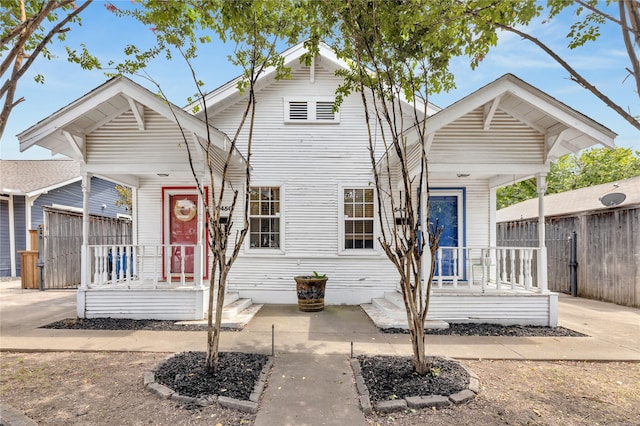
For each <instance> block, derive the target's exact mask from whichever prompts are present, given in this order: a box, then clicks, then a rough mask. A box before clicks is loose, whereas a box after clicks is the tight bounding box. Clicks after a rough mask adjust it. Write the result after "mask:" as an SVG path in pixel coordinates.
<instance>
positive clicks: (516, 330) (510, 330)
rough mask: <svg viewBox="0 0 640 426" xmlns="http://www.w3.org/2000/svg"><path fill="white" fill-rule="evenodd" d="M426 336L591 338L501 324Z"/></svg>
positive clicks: (562, 330)
mask: <svg viewBox="0 0 640 426" xmlns="http://www.w3.org/2000/svg"><path fill="white" fill-rule="evenodd" d="M380 331H382V332H383V333H389V334H408V333H409V330H405V329H402V328H385V329H380ZM425 333H426V334H432V335H440V336H512V337H589V336H587V335H586V334H582V333H579V332H577V331H574V330H571V329H568V328H564V327H542V326H535V325H499V324H485V323H480V324H473V323H465V324H462V323H460V324H457V323H452V324H449V328H443V329H440V328H437V329H429V328H428V329H425Z"/></svg>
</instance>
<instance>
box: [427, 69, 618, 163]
mask: <svg viewBox="0 0 640 426" xmlns="http://www.w3.org/2000/svg"><path fill="white" fill-rule="evenodd" d="M479 107H484V120H485V121H484V126H485V130H488V129H489V128H490V127H491V120H492V119H493V115H494V114H495V111H496V110H497V109H500V110H502V111H504V112H506V113H507V114H509V115H511V116H512V117H514V118H516V119H518V120H520V121H521V122H523V123H525V124H527V125H529V126H530V127H532V128H533V129H535V130H537V131H538V132H540V133H542V134H543V135H545V145H546V147H545V148H546V155H545V157H546V158H545V161H550V160H553V159H556V158H558V157H561V156H563V155H565V154H569V153H576V152H578V151H580V150H581V149H584V148H588V147H590V146H592V145H595V144H601V145H604V146H607V147H610V148H614V147H615V144H614V142H613V140H614V138H615V137H616V136H617V134H616V133H615V132H613V131H611V130H610V129H608V128H607V127H605V126H603V125H602V124H600V123H598V122H596V121H595V120H593V119H591V118H589V117H587V116H586V115H584V114H582V113H580V112H578V111H576V110H575V109H573V108H571V107H569V106H568V105H565V104H564V103H562V102H560V101H558V100H557V99H555V98H553V97H552V96H549V95H548V94H547V93H545V92H543V91H542V90H540V89H538V88H536V87H534V86H532V85H530V84H529V83H526V82H525V81H523V80H521V79H520V78H518V77H516V76H515V75H513V74H505V75H503V76H502V77H500V78H498V79H496V80H494V81H493V82H491V83H489V84H487V85H486V86H484V87H482V88H480V89H478V90H476V91H475V92H473V93H471V94H470V95H467V96H465V97H464V98H462V99H460V100H459V101H457V102H455V103H454V104H452V105H450V106H449V107H447V108H445V109H443V110H441V111H439V112H438V113H436V114H434V115H432V116H430V117H429V118H427V131H428V132H429V133H435V132H437V131H438V130H439V129H441V128H443V127H445V126H446V125H448V124H451V123H452V122H454V121H455V120H457V119H459V118H460V117H462V116H464V115H465V114H468V113H469V112H471V111H473V110H475V109H477V108H479Z"/></svg>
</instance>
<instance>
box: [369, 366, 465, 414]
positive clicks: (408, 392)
mask: <svg viewBox="0 0 640 426" xmlns="http://www.w3.org/2000/svg"><path fill="white" fill-rule="evenodd" d="M358 360H359V361H360V367H361V368H362V377H363V378H364V382H365V384H366V385H367V388H368V389H369V394H370V398H371V400H372V402H374V403H375V402H379V401H388V400H392V399H400V398H406V397H411V396H427V395H445V396H448V395H451V394H454V393H456V392H460V391H462V390H464V389H466V388H467V386H468V384H469V373H467V371H466V370H465V369H464V368H463V367H462V366H461V365H460V364H459V363H457V362H456V361H453V360H447V359H443V358H438V357H432V358H430V361H431V370H430V372H429V373H427V374H426V375H424V376H421V375H419V374H417V373H415V372H414V369H413V363H412V358H411V357H399V356H373V357H369V356H364V355H360V356H358Z"/></svg>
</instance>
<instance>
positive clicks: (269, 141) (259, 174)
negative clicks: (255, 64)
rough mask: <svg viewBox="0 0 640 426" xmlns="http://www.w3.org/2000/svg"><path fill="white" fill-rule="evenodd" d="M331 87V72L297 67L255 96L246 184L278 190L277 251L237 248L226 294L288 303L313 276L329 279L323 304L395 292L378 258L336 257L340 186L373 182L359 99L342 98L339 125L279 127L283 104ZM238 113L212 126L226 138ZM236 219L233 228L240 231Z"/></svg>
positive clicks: (389, 270) (393, 276)
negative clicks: (304, 278) (301, 281)
mask: <svg viewBox="0 0 640 426" xmlns="http://www.w3.org/2000/svg"><path fill="white" fill-rule="evenodd" d="M338 83H339V80H338V79H337V77H335V76H334V75H333V71H332V70H328V69H324V68H322V67H319V66H317V67H316V72H315V80H314V82H311V81H310V79H309V70H308V68H307V67H301V66H298V67H295V68H294V69H293V70H292V78H291V79H290V80H283V81H276V82H274V83H272V84H271V85H269V86H267V87H265V88H263V89H261V90H260V91H259V92H258V94H257V111H256V124H255V131H254V139H253V142H252V157H251V165H252V167H253V170H252V185H254V186H280V187H281V188H282V190H281V202H282V207H283V208H282V213H281V214H282V215H283V226H284V229H285V232H284V234H283V237H284V241H283V247H284V250H282V251H280V252H277V253H273V252H271V253H269V251H268V250H267V251H265V250H259V249H257V250H256V249H253V250H252V249H249V248H248V246H247V244H245V248H244V250H243V252H242V253H241V254H240V256H239V258H238V260H237V261H236V263H235V264H234V266H233V268H232V269H231V273H230V275H229V285H230V289H231V290H232V291H239V292H240V295H241V297H245V296H249V297H251V298H252V299H253V300H254V301H255V302H258V303H261V302H267V303H294V302H295V300H296V293H295V282H294V280H293V277H294V276H295V275H309V274H312V273H313V271H317V272H319V273H321V274H327V276H328V277H329V282H328V284H327V286H328V287H327V294H326V302H327V303H330V304H331V303H361V302H364V301H367V300H370V299H371V297H372V296H374V295H381V294H383V293H384V291H385V290H389V289H393V288H395V286H396V283H397V280H398V278H397V272H396V271H395V269H394V268H393V267H392V265H391V264H390V262H389V261H388V260H387V258H386V256H385V255H384V254H383V253H382V252H380V251H378V252H374V251H370V252H368V251H366V250H363V254H365V253H366V255H361V256H346V255H340V254H339V247H340V244H341V241H340V236H339V220H340V218H339V216H340V211H339V210H340V197H341V195H342V194H341V187H342V186H345V187H349V186H355V187H369V186H370V182H372V180H373V178H372V174H371V162H370V159H369V153H368V139H367V137H366V128H365V126H364V114H363V110H362V105H361V101H360V99H359V97H358V96H350V97H348V98H347V99H345V102H344V103H343V104H342V106H341V108H340V122H339V124H304V123H295V124H290V123H285V115H284V114H285V105H284V99H285V98H287V97H296V98H300V97H302V98H304V97H305V96H308V97H309V98H311V97H313V96H316V97H320V96H323V97H326V96H332V95H333V93H334V92H335V89H336V87H337V85H338ZM242 108H243V105H242V103H240V104H238V105H236V106H232V107H230V108H228V109H227V110H225V111H223V112H220V113H218V114H215V116H214V119H213V125H214V126H215V127H217V128H219V129H220V130H222V131H224V132H226V133H228V134H234V133H235V130H236V128H235V126H236V125H237V123H238V121H239V116H240V113H241V111H242ZM244 136H246V132H244V133H243V137H242V138H241V139H240V144H239V148H240V150H241V151H244V150H245V149H246V148H245V144H246V139H245V138H244ZM238 179H239V180H238V184H239V185H241V184H242V183H243V180H242V177H241V176H239V178H238ZM237 213H238V214H237V215H236V217H234V222H235V223H236V224H241V223H242V217H241V215H240V212H237ZM247 240H248V238H247ZM367 252H368V253H367Z"/></svg>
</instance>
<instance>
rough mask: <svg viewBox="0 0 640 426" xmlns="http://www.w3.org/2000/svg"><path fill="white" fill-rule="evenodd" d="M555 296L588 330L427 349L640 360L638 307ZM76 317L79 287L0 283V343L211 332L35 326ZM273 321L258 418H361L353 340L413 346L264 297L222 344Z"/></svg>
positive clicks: (180, 347)
mask: <svg viewBox="0 0 640 426" xmlns="http://www.w3.org/2000/svg"><path fill="white" fill-rule="evenodd" d="M559 300H560V301H559V315H560V325H561V326H564V327H567V328H570V329H572V330H575V331H579V332H582V333H585V334H587V335H589V336H590V337H461V336H429V337H428V347H427V350H428V352H429V353H430V354H433V355H445V356H449V357H452V358H456V359H513V360H579V361H640V310H638V309H633V308H626V307H622V306H617V305H613V304H609V303H603V302H597V301H591V300H586V299H578V298H571V297H568V296H561V297H560V299H559ZM75 316H76V313H75V292H74V291H65V290H47V291H45V292H40V291H37V290H22V289H21V288H20V286H19V282H10V283H8V282H0V350H1V351H147V352H182V351H190V350H195V351H204V350H205V346H206V332H205V331H202V332H200V331H198V332H186V331H184V332H175V331H174V332H159V331H94V330H50V329H41V328H38V327H40V326H42V325H45V324H48V323H50V322H53V321H57V320H60V319H64V318H74V317H75ZM272 328H273V330H274V333H273V338H274V342H275V344H274V349H275V353H276V359H275V363H274V368H273V370H272V374H271V377H270V379H269V386H268V387H267V388H266V390H265V394H264V397H263V400H262V402H261V405H260V410H259V412H258V416H257V419H256V425H257V426H260V425H272V424H280V425H314V426H315V425H334V424H335V425H344V424H349V425H351V424H353V425H358V424H362V425H363V424H364V416H363V415H362V413H361V412H360V410H359V407H358V401H357V399H356V398H357V397H356V390H355V386H354V385H353V383H352V381H351V372H350V369H349V366H348V363H347V362H348V359H349V355H350V353H351V345H352V344H353V351H354V354H356V355H357V354H368V355H376V354H390V355H394V354H398V355H410V354H411V345H410V342H409V337H408V336H407V335H394V334H384V333H380V332H379V331H378V330H377V329H376V327H375V326H374V325H373V323H372V322H371V321H370V320H369V318H368V317H367V316H366V314H365V313H364V312H363V311H362V309H361V308H360V307H358V306H328V307H326V309H325V310H324V311H322V312H316V313H305V312H300V311H298V309H297V306H295V305H265V306H264V307H263V308H262V309H261V310H260V312H258V314H257V315H256V316H255V317H254V319H253V320H252V321H251V322H250V323H249V324H248V325H247V327H245V329H244V330H242V331H241V332H223V334H222V337H221V344H220V349H221V350H222V351H247V352H259V353H265V354H270V353H271V351H272ZM0 356H1V354H0ZM285 407H288V410H287V411H284V408H285Z"/></svg>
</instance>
